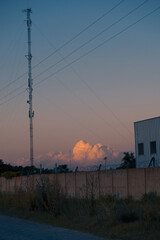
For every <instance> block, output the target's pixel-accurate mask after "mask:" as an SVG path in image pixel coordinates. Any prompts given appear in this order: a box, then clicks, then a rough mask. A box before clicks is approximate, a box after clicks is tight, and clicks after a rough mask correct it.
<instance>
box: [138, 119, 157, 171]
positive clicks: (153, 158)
mask: <svg viewBox="0 0 160 240" xmlns="http://www.w3.org/2000/svg"><path fill="white" fill-rule="evenodd" d="M134 132H135V157H136V167H137V168H146V167H149V166H150V167H153V166H155V167H159V166H160V117H156V118H151V119H147V120H143V121H138V122H135V123H134Z"/></svg>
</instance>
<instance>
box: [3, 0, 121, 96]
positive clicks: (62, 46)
mask: <svg viewBox="0 0 160 240" xmlns="http://www.w3.org/2000/svg"><path fill="white" fill-rule="evenodd" d="M124 1H125V0H121V1H120V2H119V3H118V4H116V5H115V6H113V7H112V8H111V9H110V10H108V11H106V12H105V13H103V14H102V15H101V16H100V17H98V18H97V19H96V20H94V21H93V22H92V23H91V24H89V25H88V26H87V27H85V28H84V29H83V30H81V31H80V32H79V33H77V34H76V35H75V36H74V37H72V38H71V39H69V40H68V41H66V42H65V43H64V44H62V45H61V46H60V47H59V48H57V49H56V50H55V51H54V52H52V53H51V54H50V55H48V56H47V57H45V58H44V59H42V60H41V61H40V62H38V63H37V64H36V65H34V66H33V67H32V69H34V68H36V67H37V66H39V65H40V64H41V63H43V62H44V61H46V60H47V59H48V58H50V57H51V56H53V55H54V54H56V53H57V52H58V51H60V50H61V49H62V48H64V47H65V46H67V45H68V44H69V43H71V42H73V41H74V40H75V39H77V38H78V37H79V36H80V35H81V34H82V33H84V32H85V31H87V30H88V29H89V28H91V27H92V26H93V25H94V24H96V23H97V22H99V21H100V20H101V19H103V18H104V17H105V16H107V15H108V14H109V13H111V12H112V11H113V10H114V9H116V8H117V7H118V6H120V5H121V4H122V3H123V2H124ZM26 74H27V72H25V73H23V74H22V75H21V76H19V77H17V78H16V79H15V80H13V81H11V82H10V83H8V84H7V85H6V86H4V87H3V88H1V89H0V92H1V91H3V90H5V89H6V88H8V87H9V86H10V85H12V84H13V83H15V82H16V81H18V80H19V79H21V78H22V77H23V76H25V75H26Z"/></svg>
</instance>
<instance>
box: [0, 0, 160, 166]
mask: <svg viewBox="0 0 160 240" xmlns="http://www.w3.org/2000/svg"><path fill="white" fill-rule="evenodd" d="M0 3H1V8H0V19H1V45H0V52H1V59H0V71H1V80H0V81H1V88H0V104H1V105H0V111H1V114H0V131H1V140H0V157H1V158H3V159H4V161H7V162H15V161H16V160H17V159H20V158H28V156H29V119H28V105H27V103H26V101H27V98H28V92H27V91H26V89H27V75H24V76H23V77H21V78H20V79H18V80H17V78H18V77H19V76H21V75H23V74H24V73H25V72H26V71H27V60H26V58H25V55H26V54H27V31H26V24H25V21H24V20H25V19H26V14H25V13H23V12H22V10H23V9H26V8H28V7H31V8H32V14H31V18H32V22H33V24H32V55H33V61H32V65H33V66H35V65H36V64H37V63H39V62H40V61H41V60H43V59H45V58H46V57H47V56H49V55H50V54H51V53H53V52H54V51H55V50H56V49H59V48H60V47H61V46H62V45H63V44H64V43H66V42H67V41H69V40H70V39H72V38H73V37H74V36H76V35H77V34H78V33H79V32H81V31H82V30H83V29H85V28H86V27H87V26H88V25H90V24H91V23H92V22H94V21H95V20H96V19H98V18H99V17H101V16H102V15H103V14H104V13H106V12H107V11H109V10H110V9H112V8H113V7H114V6H115V5H117V4H118V3H120V4H119V6H117V7H116V8H115V9H114V10H113V11H111V12H110V13H109V14H108V15H106V16H105V17H104V18H102V19H101V20H99V21H98V22H97V23H96V24H94V25H93V26H92V27H90V28H88V29H87V30H86V31H85V32H83V33H82V34H81V35H79V36H78V37H77V38H76V39H75V40H74V41H72V42H70V43H69V44H68V45H66V46H65V47H63V48H62V49H60V50H59V51H57V52H56V54H53V55H52V56H51V57H49V58H48V59H46V61H44V62H43V63H42V64H39V65H38V67H37V68H33V74H32V75H33V81H34V84H35V86H34V91H33V106H34V111H35V118H34V146H35V158H36V156H41V155H42V156H43V155H45V154H47V153H48V152H64V153H68V152H69V151H70V150H72V149H73V147H74V145H75V144H76V143H77V142H78V141H80V140H83V141H86V142H88V143H90V144H91V145H94V144H97V143H101V144H103V145H105V146H111V147H112V148H113V149H115V150H117V151H120V152H123V151H134V129H133V122H134V121H138V120H142V119H146V118H151V117H156V116H159V89H160V81H159V75H160V74H159V73H160V70H159V69H160V68H159V56H160V48H159V40H160V30H159V20H160V9H159V10H157V11H155V12H154V13H153V14H151V15H150V16H148V17H146V18H144V19H143V20H142V21H140V22H138V23H137V24H136V25H134V26H133V27H131V28H130V29H128V30H126V31H124V32H123V33H122V34H119V35H117V37H114V38H113V39H111V40H110V41H108V42H106V44H103V45H102V46H101V47H98V46H99V45H100V44H101V43H103V42H104V41H106V40H107V39H110V38H112V36H114V35H116V34H117V33H119V32H121V31H122V30H123V29H125V28H126V27H127V26H129V25H131V24H132V23H134V22H136V21H137V20H139V19H141V18H142V17H143V16H145V15H146V14H148V13H150V12H152V11H153V10H154V9H157V8H158V7H159V6H160V2H159V1H158V0H152V1H151V0H150V1H142V0H135V1H132V0H125V1H120V0H119V1H118V0H92V1H91V0H81V1H80V0H79V1H78V0H74V1H73V0H67V1H66V0H64V1H62V0H57V1H51V0H46V1H42V0H32V1H31V0H30V1H23V0H14V1H11V0H0ZM142 3H143V5H142V6H141V7H139V9H137V10H135V11H134V12H133V13H132V14H130V15H129V16H128V17H126V18H124V19H123V20H121V21H120V22H119V23H117V24H115V25H114V26H113V27H110V29H108V30H106V31H105V32H104V33H103V34H100V35H99V37H97V38H95V39H94V40H93V41H90V42H89V43H88V44H86V45H85V46H84V47H83V48H80V49H79V50H78V51H76V52H75V53H74V54H73V55H71V56H70V57H66V56H68V55H69V54H70V53H71V52H72V51H74V50H75V49H77V48H79V47H80V46H81V45H82V44H84V43H86V42H87V41H88V40H90V39H92V38H94V37H95V36H96V35H97V34H99V33H100V32H102V31H103V30H104V29H106V28H107V27H109V26H110V25H111V24H113V23H115V22H116V21H118V20H119V19H120V18H122V17H124V16H125V15H127V14H128V13H129V12H130V11H132V10H133V9H135V8H136V7H138V6H139V5H140V4H142ZM96 47H97V49H96V50H95V51H92V52H91V53H90V54H88V55H86V56H84V57H82V58H81V59H79V60H77V61H76V62H74V61H75V60H76V59H78V58H79V57H80V56H83V55H85V54H86V53H87V52H89V51H90V50H92V49H94V48H96ZM64 58H65V59H64ZM63 59H64V60H63ZM57 62H59V63H57ZM72 62H74V63H73V64H71V63H72ZM54 64H56V65H55V66H54V67H52V68H50V69H49V70H46V69H48V68H49V67H50V66H52V65H54ZM68 64H70V66H68V67H66V68H65V66H66V65H68ZM63 68H64V69H63ZM43 71H45V72H44V73H43ZM56 72H57V73H56ZM15 80H16V81H15ZM37 83H38V85H36V84H37ZM21 86H22V87H21ZM18 88H19V89H18ZM16 89H17V90H16ZM22 91H23V93H21V92H22ZM19 93H21V94H20V95H18V94H19ZM14 96H15V97H14ZM12 97H14V98H13V99H12V100H11V98H12ZM5 101H8V102H6V103H4V102H5Z"/></svg>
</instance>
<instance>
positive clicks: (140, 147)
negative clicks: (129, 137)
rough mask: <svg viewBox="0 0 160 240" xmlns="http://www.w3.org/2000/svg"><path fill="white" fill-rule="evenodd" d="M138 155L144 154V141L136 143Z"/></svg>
mask: <svg viewBox="0 0 160 240" xmlns="http://www.w3.org/2000/svg"><path fill="white" fill-rule="evenodd" d="M138 155H144V143H139V144H138Z"/></svg>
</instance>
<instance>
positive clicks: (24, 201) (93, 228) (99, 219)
mask: <svg viewBox="0 0 160 240" xmlns="http://www.w3.org/2000/svg"><path fill="white" fill-rule="evenodd" d="M0 212H1V213H2V214H7V215H11V216H16V217H21V218H25V219H28V220H33V221H37V222H41V223H47V224H51V225H53V226H59V227H65V228H71V229H76V230H80V231H84V232H90V233H92V234H95V235H98V236H102V237H110V238H116V239H132V240H151V239H152V240H159V239H160V196H158V195H157V194H156V193H148V194H145V195H143V196H142V198H141V199H140V200H134V199H133V198H132V197H128V198H127V199H119V198H116V197H112V196H103V197H101V198H99V199H96V198H95V188H94V184H92V183H91V184H90V186H88V192H87V194H86V196H85V197H83V198H81V199H77V198H71V197H70V198H69V197H66V196H65V194H64V193H63V190H62V189H61V187H60V185H59V184H58V182H56V183H51V182H50V181H49V179H47V177H45V178H42V179H41V181H40V182H39V183H37V185H36V187H35V188H34V189H33V188H32V187H30V188H28V189H25V190H21V189H19V190H17V191H15V192H14V193H2V192H1V193H0Z"/></svg>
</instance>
